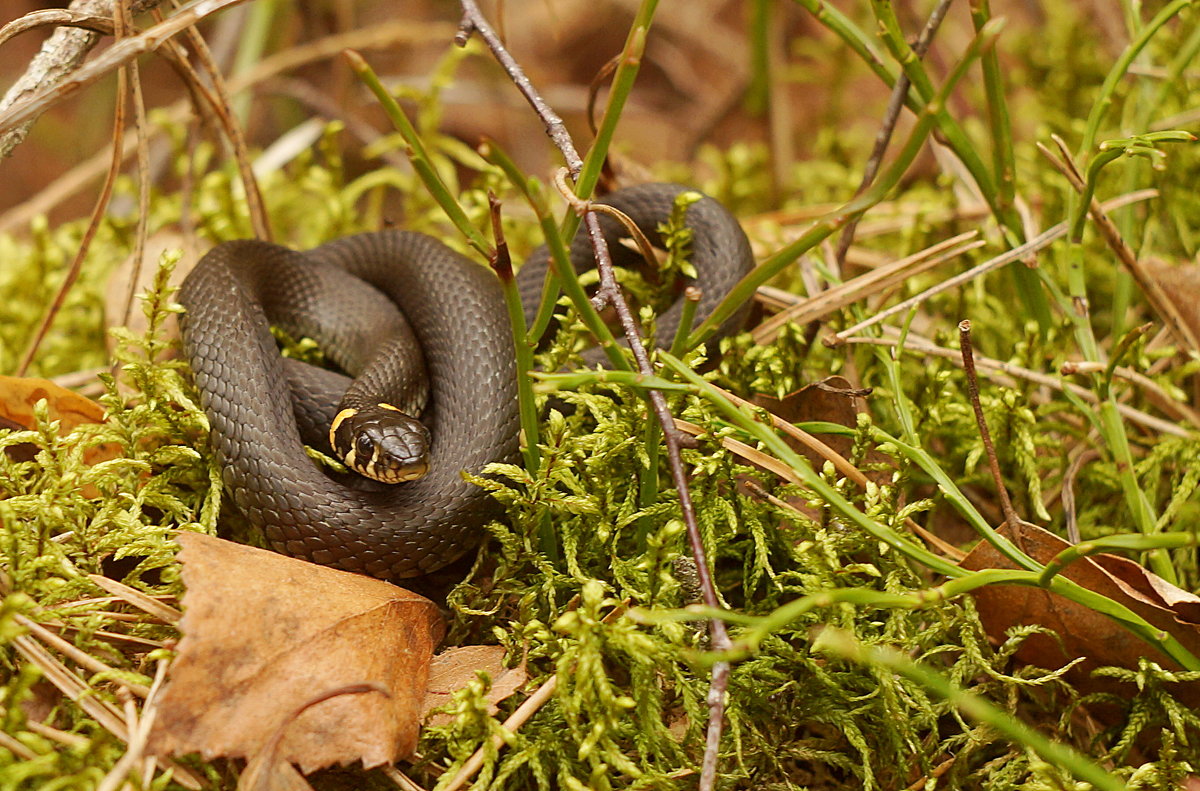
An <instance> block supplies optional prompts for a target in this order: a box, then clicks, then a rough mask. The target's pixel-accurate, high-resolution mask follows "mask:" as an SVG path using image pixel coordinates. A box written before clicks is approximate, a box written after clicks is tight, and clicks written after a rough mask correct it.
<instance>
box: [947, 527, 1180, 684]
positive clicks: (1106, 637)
mask: <svg viewBox="0 0 1200 791" xmlns="http://www.w3.org/2000/svg"><path fill="white" fill-rule="evenodd" d="M1001 532H1007V531H1006V530H1004V529H1002V530H1001ZM1019 545H1020V546H1023V547H1024V549H1025V551H1026V552H1027V553H1028V554H1029V555H1030V557H1032V558H1034V559H1035V560H1037V561H1038V562H1040V563H1046V562H1048V561H1049V560H1050V559H1051V558H1053V557H1054V556H1055V555H1057V554H1058V553H1059V552H1062V551H1063V550H1065V549H1067V548H1068V547H1069V546H1070V544H1068V543H1067V542H1066V541H1064V540H1063V539H1061V538H1059V537H1058V536H1056V535H1054V534H1053V533H1050V532H1048V531H1046V530H1043V529H1041V528H1040V527H1037V526H1036V525H1030V524H1022V534H1021V536H1020V542H1019ZM961 565H962V566H963V567H964V568H968V569H971V570H979V569H1003V568H1014V566H1013V564H1012V563H1011V562H1009V560H1008V559H1007V558H1005V557H1004V556H1003V555H1001V554H1000V553H999V552H998V551H997V550H996V549H995V547H993V546H992V545H991V544H989V543H988V542H986V541H981V542H979V545H978V546H976V547H975V549H974V550H972V551H971V552H970V554H968V555H967V557H966V558H964V559H963V561H962V564H961ZM1062 573H1063V576H1065V577H1067V578H1068V579H1070V580H1072V581H1073V582H1076V583H1078V584H1079V585H1081V586H1083V587H1085V588H1087V589H1088V590H1091V591H1095V592H1096V593H1100V594H1103V595H1104V596H1107V597H1108V598H1110V599H1112V600H1113V601H1116V602H1117V603H1119V604H1123V605H1124V606H1126V607H1128V608H1129V609H1130V610H1132V611H1133V612H1135V613H1137V614H1138V615H1139V616H1141V617H1142V618H1144V619H1145V620H1146V621H1147V622H1149V623H1150V624H1152V625H1154V626H1155V627H1157V628H1158V629H1162V630H1163V631H1165V632H1167V633H1169V634H1170V635H1172V636H1173V637H1175V638H1176V639H1177V640H1178V641H1179V642H1180V643H1181V644H1182V645H1183V647H1184V648H1186V649H1187V650H1189V651H1191V652H1192V653H1193V654H1197V655H1200V627H1197V624H1196V620H1197V616H1198V615H1200V598H1197V597H1196V596H1194V595H1192V594H1190V593H1188V592H1187V591H1185V590H1181V589H1180V588H1177V587H1175V586H1174V585H1171V584H1170V583H1168V582H1167V581H1166V580H1164V579H1162V578H1161V577H1158V576H1157V575H1155V574H1152V573H1151V572H1149V571H1146V570H1145V569H1144V568H1142V567H1141V566H1139V565H1138V564H1137V563H1134V562H1133V561H1131V560H1129V559H1127V558H1122V557H1118V556H1116V555H1093V556H1091V557H1085V558H1082V559H1080V560H1078V561H1076V562H1075V563H1072V564H1071V565H1069V566H1067V567H1066V569H1065V570H1064V571H1063V572H1062ZM974 596H975V600H976V602H977V604H978V610H979V618H980V620H981V621H982V622H983V625H984V629H985V630H986V631H987V633H988V635H989V636H990V637H991V638H992V639H993V640H997V641H999V640H1003V639H1004V633H1005V631H1006V630H1008V629H1010V628H1012V627H1013V626H1019V625H1024V624H1037V625H1041V626H1044V627H1046V628H1047V629H1049V630H1051V631H1053V632H1054V633H1055V634H1056V635H1057V636H1058V638H1059V639H1058V640H1055V639H1054V638H1052V637H1050V636H1048V635H1042V634H1035V635H1033V636H1031V637H1030V638H1028V639H1027V640H1025V642H1024V643H1022V644H1021V648H1020V650H1018V651H1017V658H1018V659H1019V660H1021V661H1022V662H1025V663H1027V664H1031V665H1036V666H1037V667H1043V668H1048V669H1051V670H1053V669H1057V668H1060V667H1062V666H1063V665H1065V664H1066V663H1067V662H1070V661H1072V660H1074V659H1076V658H1078V657H1082V659H1083V661H1081V662H1079V663H1078V664H1077V665H1075V666H1074V667H1072V668H1071V669H1070V670H1068V671H1067V673H1066V678H1067V680H1068V681H1070V682H1071V684H1072V685H1073V686H1074V687H1075V688H1076V689H1079V690H1080V691H1081V692H1085V693H1087V692H1100V691H1105V692H1112V693H1115V694H1120V695H1124V696H1127V695H1128V693H1129V688H1128V686H1127V685H1122V684H1120V683H1119V682H1116V681H1113V680H1112V679H1106V678H1093V677H1092V675H1091V672H1092V671H1093V670H1095V669H1096V668H1097V667H1102V666H1104V665H1114V666H1119V667H1129V668H1136V667H1137V665H1138V660H1139V659H1140V658H1142V657H1147V658H1149V659H1152V660H1153V661H1154V662H1156V663H1158V664H1159V665H1161V666H1162V667H1164V668H1168V669H1172V670H1179V669H1181V668H1180V667H1179V665H1178V664H1177V663H1175V662H1174V661H1173V660H1172V659H1170V658H1169V657H1167V656H1166V655H1165V654H1163V653H1161V652H1160V651H1158V650H1156V649H1155V648H1154V647H1153V646H1151V645H1148V644H1147V643H1146V642H1144V641H1143V640H1141V639H1140V638H1138V637H1137V636H1136V635H1134V634H1132V633H1131V632H1129V631H1128V630H1126V629H1124V628H1122V627H1121V626H1119V625H1118V624H1116V623H1114V622H1113V621H1112V620H1110V619H1109V618H1108V617H1106V616H1104V615H1101V614H1100V613H1098V612H1096V611H1094V610H1092V609H1090V608H1088V607H1085V606H1083V605H1082V604H1076V603H1075V602H1073V601H1071V600H1069V599H1066V598H1064V597H1062V596H1059V595H1058V594H1055V593H1050V592H1049V591H1045V590H1041V589H1039V588H1030V587H1023V586H1016V585H994V586H988V587H986V588H981V589H979V590H977V591H975V593H974ZM1173 692H1174V694H1176V695H1177V696H1178V697H1179V698H1180V700H1183V701H1185V702H1187V703H1188V704H1189V705H1192V706H1195V705H1200V684H1180V685H1178V687H1177V688H1176V689H1175V690H1173Z"/></svg>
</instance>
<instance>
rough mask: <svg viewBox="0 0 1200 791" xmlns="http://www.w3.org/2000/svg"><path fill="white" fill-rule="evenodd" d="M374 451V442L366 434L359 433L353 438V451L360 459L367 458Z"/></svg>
mask: <svg viewBox="0 0 1200 791" xmlns="http://www.w3.org/2000/svg"><path fill="white" fill-rule="evenodd" d="M374 452H375V443H374V442H372V441H371V438H370V437H368V436H367V435H366V434H359V435H358V439H356V440H354V453H355V455H356V456H358V458H360V459H369V458H370V457H371V454H372V453H374Z"/></svg>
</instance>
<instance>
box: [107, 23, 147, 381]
mask: <svg viewBox="0 0 1200 791" xmlns="http://www.w3.org/2000/svg"><path fill="white" fill-rule="evenodd" d="M113 21H114V23H116V25H117V26H119V28H120V31H121V32H120V33H119V34H118V35H117V38H118V39H120V38H122V37H124V36H126V35H128V34H129V32H130V31H131V30H132V29H133V18H132V16H131V15H130V14H129V9H128V8H126V7H124V6H121V11H120V14H119V15H118V16H115V17H114V18H113ZM129 77H130V88H131V91H130V93H131V96H130V98H132V99H133V130H134V133H135V134H136V136H137V173H138V218H137V230H136V231H135V232H134V243H133V268H132V272H131V273H130V276H129V289H128V290H127V291H126V293H125V307H124V310H123V311H122V312H121V317H122V320H121V324H122V326H126V327H128V326H129V319H130V317H131V314H132V313H133V300H134V296H135V295H136V294H137V286H138V284H139V283H141V282H142V267H143V265H144V262H143V260H142V259H143V258H144V257H145V254H146V235H147V228H148V225H149V222H150V140H149V132H148V131H147V126H148V125H149V124H148V122H147V120H146V101H145V97H144V96H143V95H142V78H141V72H140V71H139V69H138V62H137V61H136V60H135V61H133V62H132V63H130V64H129ZM122 101H123V99H122ZM113 365H114V371H113V373H114V375H115V374H116V367H117V365H116V362H115V361H114V364H113Z"/></svg>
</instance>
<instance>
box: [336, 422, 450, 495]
mask: <svg viewBox="0 0 1200 791" xmlns="http://www.w3.org/2000/svg"><path fill="white" fill-rule="evenodd" d="M329 444H330V445H332V446H333V449H334V451H336V452H337V454H338V456H340V457H341V459H342V461H343V462H344V463H345V464H346V466H347V467H349V468H350V469H352V470H354V471H355V472H357V473H359V474H360V475H364V476H366V477H367V478H372V479H374V480H376V481H380V482H382V483H403V482H404V481H412V480H416V479H417V478H420V477H421V476H423V475H424V474H425V473H426V471H427V470H428V469H429V429H427V428H426V427H425V425H424V424H423V423H421V422H420V421H419V420H417V419H416V418H414V417H411V416H409V415H407V414H405V413H404V412H401V411H400V410H399V409H397V408H396V407H394V406H392V405H391V404H382V403H381V404H374V405H372V406H367V407H363V408H362V409H343V410H342V411H341V412H339V413H338V415H337V417H336V418H335V419H334V421H333V425H332V426H330V428H329Z"/></svg>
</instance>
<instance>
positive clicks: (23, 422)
mask: <svg viewBox="0 0 1200 791" xmlns="http://www.w3.org/2000/svg"><path fill="white" fill-rule="evenodd" d="M42 399H45V401H46V410H47V414H48V415H49V416H50V419H51V420H57V421H59V431H61V432H62V433H63V434H64V435H65V434H69V433H70V432H72V431H74V430H75V428H76V427H78V426H80V425H82V424H84V423H103V422H104V407H102V406H100V405H99V404H97V403H96V402H95V401H92V400H91V399H90V398H84V397H83V396H81V395H79V394H78V393H76V392H74V391H71V390H68V389H66V388H65V387H62V386H60V385H56V384H55V383H54V382H51V381H50V380H49V379H37V378H28V377H16V376H0V429H3V428H15V429H32V428H35V427H36V426H37V420H36V419H35V418H34V413H33V409H34V407H35V406H36V405H37V403H38V402H39V401H41V400H42ZM5 452H6V453H7V454H8V456H9V458H11V459H13V460H14V461H32V460H33V459H34V458H35V457H36V455H37V446H36V445H33V444H32V443H23V444H21V445H13V446H10V447H8V448H5ZM120 455H121V447H120V446H119V445H117V444H115V443H111V442H106V443H102V444H98V445H91V446H89V447H87V448H85V449H84V451H83V462H84V464H98V463H99V462H102V461H108V460H109V459H115V458H117V457H118V456H120ZM80 492H81V494H83V496H84V497H88V498H95V497H99V496H100V492H99V491H98V490H97V489H96V487H94V486H92V485H91V484H87V485H85V486H84V487H83V488H82V489H81V490H80Z"/></svg>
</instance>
